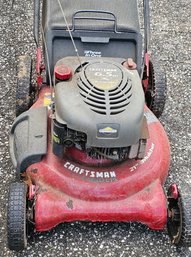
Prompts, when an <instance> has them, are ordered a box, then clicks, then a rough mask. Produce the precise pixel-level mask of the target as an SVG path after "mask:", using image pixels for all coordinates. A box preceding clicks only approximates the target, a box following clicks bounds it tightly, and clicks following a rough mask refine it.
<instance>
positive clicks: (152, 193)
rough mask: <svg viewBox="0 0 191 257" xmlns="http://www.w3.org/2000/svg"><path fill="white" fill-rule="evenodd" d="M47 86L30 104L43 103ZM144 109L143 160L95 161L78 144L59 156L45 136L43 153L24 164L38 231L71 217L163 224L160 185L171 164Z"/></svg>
mask: <svg viewBox="0 0 191 257" xmlns="http://www.w3.org/2000/svg"><path fill="white" fill-rule="evenodd" d="M49 91H50V89H49V88H44V89H43V90H42V91H41V94H40V96H39V100H38V101H37V102H36V103H35V105H34V106H33V107H34V108H35V107H40V106H41V105H42V104H43V102H44V95H45V94H46V93H48V92H49ZM145 115H146V117H147V121H148V127H149V134H150V138H149V140H148V143H147V150H146V154H145V157H144V158H143V159H142V160H131V161H129V160H128V161H125V162H123V163H121V164H117V165H113V166H109V164H107V163H105V165H104V166H105V167H99V166H100V163H99V161H98V160H96V161H95V160H93V159H91V158H90V157H88V156H86V154H85V153H83V152H81V151H79V150H77V149H72V150H70V151H73V152H72V155H71V154H70V155H69V156H70V157H66V156H65V157H64V159H62V160H61V159H59V158H58V157H56V156H55V155H54V154H53V153H52V150H51V149H52V147H51V139H50V140H48V142H49V143H48V153H47V155H46V156H45V157H44V158H43V159H42V161H41V162H38V163H35V164H32V165H31V166H29V167H28V169H27V174H28V176H29V177H31V179H32V181H33V183H34V184H35V185H36V189H37V190H36V196H35V199H36V203H35V227H36V230H37V231H45V230H49V229H51V228H52V227H54V226H56V225H57V224H59V223H61V222H66V221H67V222H70V221H75V220H87V221H139V222H142V223H144V224H146V225H148V226H149V227H150V228H152V229H163V228H164V227H165V225H166V218H167V204H166V197H165V194H164V191H163V188H162V186H163V184H164V181H165V179H166V176H167V174H168V169H169V160H170V148H169V142H168V139H167V136H166V134H165V131H164V129H163V127H162V126H161V124H160V122H159V121H158V119H157V118H156V117H155V116H154V115H153V114H152V112H151V111H150V110H149V109H148V108H147V107H145ZM49 137H51V134H50V128H49ZM71 156H72V157H71ZM71 158H73V159H71ZM77 160H78V161H77ZM79 160H80V161H79ZM79 162H80V163H79Z"/></svg>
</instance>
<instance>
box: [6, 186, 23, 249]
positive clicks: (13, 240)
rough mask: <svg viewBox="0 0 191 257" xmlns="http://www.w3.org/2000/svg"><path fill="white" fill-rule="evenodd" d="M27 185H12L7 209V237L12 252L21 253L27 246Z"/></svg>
mask: <svg viewBox="0 0 191 257" xmlns="http://www.w3.org/2000/svg"><path fill="white" fill-rule="evenodd" d="M26 194H27V186H26V184H25V183H22V182H21V183H12V184H11V185H10V188H9V198H8V208H7V237H8V247H9V249H10V250H15V251H20V250H23V249H24V248H25V247H26V246H27V222H26V209H27V208H26Z"/></svg>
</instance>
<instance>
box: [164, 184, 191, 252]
mask: <svg viewBox="0 0 191 257" xmlns="http://www.w3.org/2000/svg"><path fill="white" fill-rule="evenodd" d="M170 192H171V188H169V190H168V194H167V197H168V219H167V230H168V234H169V236H170V239H171V241H172V243H173V244H175V245H177V246H187V247H189V246H191V200H190V196H191V188H190V187H189V186H188V185H187V184H186V185H185V186H184V187H183V190H181V191H180V190H178V198H177V199H174V198H173V197H172V196H171V193H170Z"/></svg>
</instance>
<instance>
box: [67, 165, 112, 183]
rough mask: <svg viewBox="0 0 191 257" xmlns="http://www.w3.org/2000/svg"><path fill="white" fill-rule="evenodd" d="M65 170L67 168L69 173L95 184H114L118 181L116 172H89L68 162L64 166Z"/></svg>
mask: <svg viewBox="0 0 191 257" xmlns="http://www.w3.org/2000/svg"><path fill="white" fill-rule="evenodd" d="M64 168H66V169H67V170H68V171H72V172H74V173H76V174H78V175H80V176H82V177H83V178H84V179H88V180H91V181H94V182H113V181H116V180H117V176H116V173H115V171H93V170H87V169H83V168H80V167H78V166H75V165H74V164H72V163H71V162H68V161H67V162H66V163H65V164H64Z"/></svg>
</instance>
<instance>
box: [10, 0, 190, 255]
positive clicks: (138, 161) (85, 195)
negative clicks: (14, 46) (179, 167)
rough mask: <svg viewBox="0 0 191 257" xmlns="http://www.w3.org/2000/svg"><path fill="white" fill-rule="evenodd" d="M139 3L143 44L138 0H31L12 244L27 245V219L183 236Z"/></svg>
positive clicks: (161, 92) (157, 75) (14, 134)
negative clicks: (111, 224)
mask: <svg viewBox="0 0 191 257" xmlns="http://www.w3.org/2000/svg"><path fill="white" fill-rule="evenodd" d="M143 6H144V8H143V10H144V11H143V12H144V44H143V43H142V36H141V32H140V25H139V15H138V5H137V1H136V0H120V1H117V0H112V1H111V0H105V1H103V0H96V1H89V0H79V1H76V0H75V1H67V0H56V1H55V0H44V1H43V6H42V14H40V13H41V12H40V1H39V0H35V2H34V14H35V15H34V35H35V42H36V45H37V58H36V59H37V61H36V75H37V82H36V85H35V86H32V85H31V67H32V66H31V59H30V58H29V57H27V56H21V57H20V60H19V65H18V83H17V91H16V116H17V118H16V119H15V122H14V123H13V126H12V129H11V134H10V155H11V159H12V162H13V164H14V167H15V169H16V173H17V182H15V183H12V184H11V185H10V191H9V200H8V210H7V212H8V213H7V217H8V218H7V220H8V225H7V229H8V231H7V232H8V246H9V248H10V249H12V250H17V251H19V250H21V249H23V248H25V247H26V244H27V234H28V231H29V229H31V227H33V229H35V231H39V232H40V231H47V230H50V229H51V228H53V227H55V226H56V225H58V224H59V223H62V222H72V221H76V220H78V221H92V222H96V221H103V222H108V221H117V222H128V221H138V222H142V223H143V224H146V225H148V227H149V228H151V229H155V230H162V229H164V227H165V226H166V224H167V228H168V231H169V235H170V237H171V240H172V242H173V243H175V244H177V245H179V244H184V245H189V244H190V238H191V234H190V233H189V232H190V231H189V229H188V228H189V224H188V221H189V218H188V215H187V212H186V211H185V206H186V205H185V203H186V200H185V199H184V198H183V193H180V192H179V190H178V189H177V186H176V185H175V184H173V185H172V186H171V187H170V188H169V190H168V194H167V197H166V195H165V193H164V191H163V184H164V182H165V179H166V177H167V174H168V169H169V163H170V148H169V142H168V139H167V136H166V133H165V131H164V129H163V127H162V125H161V124H160V122H159V120H158V118H159V117H160V115H161V114H162V111H163V108H164V104H165V97H166V79H165V74H164V72H163V71H162V70H161V69H160V68H159V66H158V64H157V62H156V61H155V60H153V61H151V60H150V58H149V55H148V37H149V4H148V0H144V1H143ZM40 17H42V19H41V18H40ZM41 20H42V22H41ZM39 28H40V31H41V34H42V45H43V53H44V55H43V56H44V59H43V58H42V57H41V50H40V46H39V34H40V33H39ZM143 45H144V49H143ZM43 63H44V64H43ZM182 199H184V200H185V201H183V200H182Z"/></svg>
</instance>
